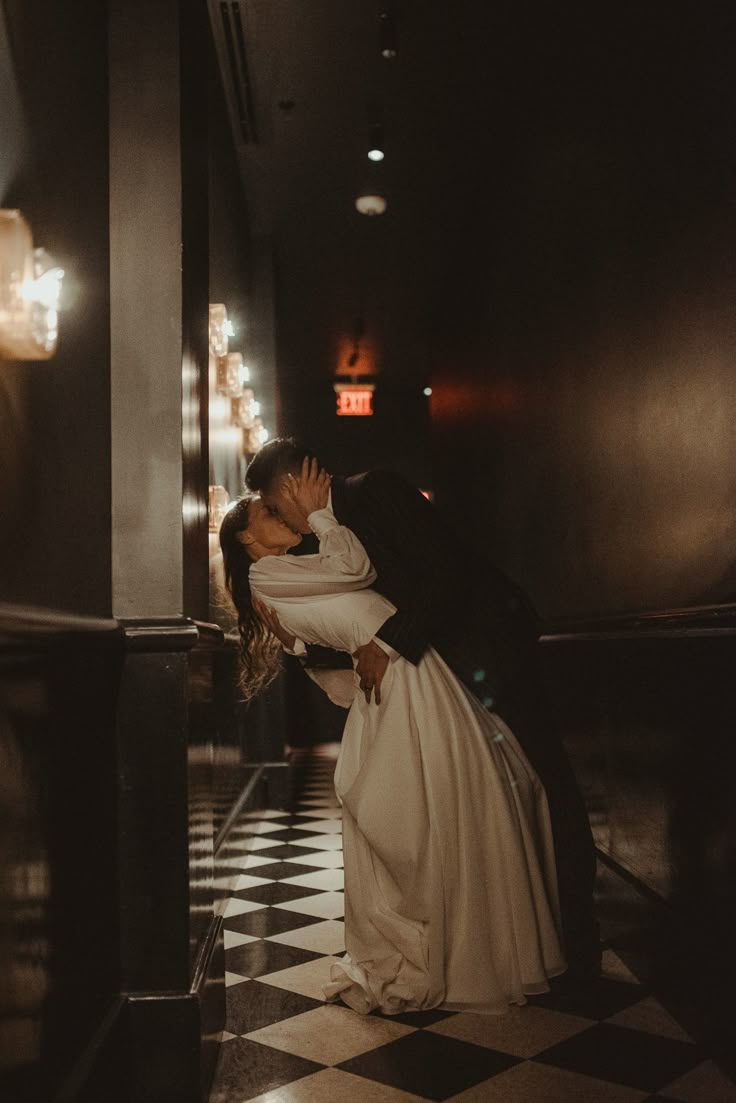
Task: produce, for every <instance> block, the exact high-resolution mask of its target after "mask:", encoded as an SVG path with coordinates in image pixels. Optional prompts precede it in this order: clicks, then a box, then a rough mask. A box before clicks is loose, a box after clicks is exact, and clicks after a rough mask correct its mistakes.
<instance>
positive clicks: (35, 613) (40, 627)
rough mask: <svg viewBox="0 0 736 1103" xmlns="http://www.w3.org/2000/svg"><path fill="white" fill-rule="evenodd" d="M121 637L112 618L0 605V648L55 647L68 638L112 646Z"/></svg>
mask: <svg viewBox="0 0 736 1103" xmlns="http://www.w3.org/2000/svg"><path fill="white" fill-rule="evenodd" d="M121 635H122V632H121V628H120V624H119V622H118V621H117V620H114V619H113V618H112V617H88V616H81V615H79V614H77V613H68V612H65V611H64V610H62V609H46V608H41V607H39V606H35V605H11V604H10V603H9V602H0V646H3V645H10V646H17V644H18V643H19V642H20V641H24V642H27V643H28V644H31V645H33V646H40V645H43V644H54V645H57V644H60V643H64V642H66V641H67V640H68V639H69V637H70V636H83V637H84V638H85V640H89V639H91V638H94V639H95V640H96V641H102V640H107V641H109V642H115V641H119V640H120V637H121Z"/></svg>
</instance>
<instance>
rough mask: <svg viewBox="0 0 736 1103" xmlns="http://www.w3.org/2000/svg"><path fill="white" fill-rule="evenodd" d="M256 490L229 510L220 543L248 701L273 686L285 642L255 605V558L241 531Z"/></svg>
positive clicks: (241, 678) (221, 528) (243, 684)
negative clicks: (252, 581)
mask: <svg viewBox="0 0 736 1103" xmlns="http://www.w3.org/2000/svg"><path fill="white" fill-rule="evenodd" d="M255 497H256V495H255V494H250V493H247V494H245V496H244V497H242V498H241V499H240V501H239V502H236V504H235V505H234V506H232V507H231V508H230V509H229V510H228V511H227V513H226V514H225V516H224V518H223V521H222V524H221V526H220V547H221V549H222V559H223V565H224V568H225V585H226V586H227V590H228V593H229V594H230V597H231V598H232V601H233V605H234V606H235V608H236V610H237V614H238V632H239V634H240V678H239V683H240V688H241V690H242V693H243V696H244V698H245V700H246V701H250V700H252V699H253V698H254V697H255V696H256V695H257V694H258V693H260V692H261V690H263V689H265V688H266V686H269V685H270V684H271V682H272V681H273V680H274V678H275V677H276V675H277V674H278V673H279V671H280V669H281V661H280V657H281V645H280V644H279V641H278V640H277V639H276V637H275V636H274V635H272V633H271V632H269V630H268V629H267V628H266V626H265V625H264V624H263V622H262V621H261V620H260V618H259V617H258V615H257V614H256V611H255V609H254V608H253V600H252V597H251V592H250V582H249V579H248V575H249V573H250V567H251V563H252V560H251V558H250V556H249V555H248V552H247V551H246V548H245V545H244V544H242V543H241V541H240V540H238V534H239V533H241V532H243V531H244V530H245V529H247V527H248V510H249V508H250V504H251V502H252V501H253V499H254V498H255Z"/></svg>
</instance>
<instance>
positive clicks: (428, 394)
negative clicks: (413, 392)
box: [422, 387, 432, 398]
mask: <svg viewBox="0 0 736 1103" xmlns="http://www.w3.org/2000/svg"><path fill="white" fill-rule="evenodd" d="M431 393H432V388H431V387H425V388H424V390H423V391H422V394H423V395H425V396H426V397H427V398H429V396H430V395H431Z"/></svg>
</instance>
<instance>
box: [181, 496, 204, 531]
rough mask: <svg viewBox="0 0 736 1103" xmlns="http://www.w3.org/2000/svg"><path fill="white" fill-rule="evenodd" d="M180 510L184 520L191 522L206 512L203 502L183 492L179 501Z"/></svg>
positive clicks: (197, 519) (200, 517) (199, 518)
mask: <svg viewBox="0 0 736 1103" xmlns="http://www.w3.org/2000/svg"><path fill="white" fill-rule="evenodd" d="M181 512H182V517H183V518H184V520H185V521H186V522H187V523H189V524H191V523H192V522H194V521H199V520H201V519H202V518H203V517H204V516H205V514H206V507H205V504H204V502H200V501H199V500H198V499H197V498H195V497H194V495H192V494H185V495H184V497H183V498H182V501H181Z"/></svg>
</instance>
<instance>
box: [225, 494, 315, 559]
mask: <svg viewBox="0 0 736 1103" xmlns="http://www.w3.org/2000/svg"><path fill="white" fill-rule="evenodd" d="M238 538H239V540H240V541H241V543H243V544H245V546H246V548H247V549H248V554H249V556H250V557H251V559H254V560H255V559H261V557H262V556H264V555H285V554H286V552H287V551H288V550H289V548H293V547H295V546H296V545H297V544H299V543H301V539H302V538H301V536H300V535H299V534H298V533H295V532H292V530H291V529H290V528H289V526H288V525H285V524H284V522H283V521H282V520H281V518H280V517H278V516H277V515H276V514H275V513H272V512H271V510H270V509H268V508H267V506H266V505H265V503H264V502H263V501H262V500H261V499H260V498H254V500H253V501H252V502H251V504H250V506H249V507H248V527H247V529H244V531H243V532H241V533H240V534H239V537H238Z"/></svg>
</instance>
